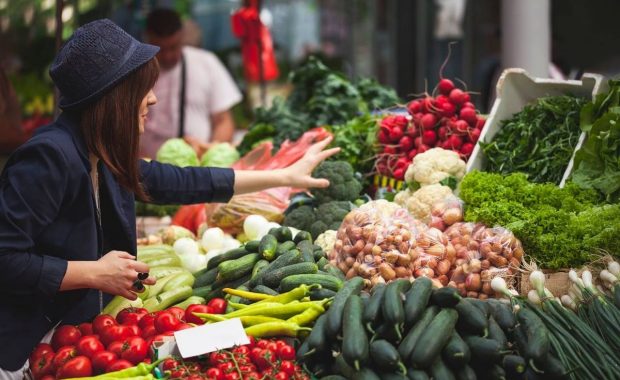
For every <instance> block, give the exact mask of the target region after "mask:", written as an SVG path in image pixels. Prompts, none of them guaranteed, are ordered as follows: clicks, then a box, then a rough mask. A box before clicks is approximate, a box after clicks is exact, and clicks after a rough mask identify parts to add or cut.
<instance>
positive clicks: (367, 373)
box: [355, 368, 381, 380]
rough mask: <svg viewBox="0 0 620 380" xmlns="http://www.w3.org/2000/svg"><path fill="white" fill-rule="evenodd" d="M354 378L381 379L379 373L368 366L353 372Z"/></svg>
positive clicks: (362, 379)
mask: <svg viewBox="0 0 620 380" xmlns="http://www.w3.org/2000/svg"><path fill="white" fill-rule="evenodd" d="M355 379H359V380H381V378H380V377H379V375H377V373H376V372H375V371H373V370H372V369H370V368H362V369H361V370H360V371H359V372H356V373H355Z"/></svg>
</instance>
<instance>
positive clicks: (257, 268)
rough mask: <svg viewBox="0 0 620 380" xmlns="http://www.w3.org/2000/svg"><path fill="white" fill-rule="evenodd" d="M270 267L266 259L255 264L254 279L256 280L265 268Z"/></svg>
mask: <svg viewBox="0 0 620 380" xmlns="http://www.w3.org/2000/svg"><path fill="white" fill-rule="evenodd" d="M268 266H269V261H267V260H265V259H261V260H258V261H257V262H256V264H254V268H252V277H251V278H254V277H256V276H258V274H259V273H260V272H262V271H263V270H264V269H265V268H267V267H268Z"/></svg>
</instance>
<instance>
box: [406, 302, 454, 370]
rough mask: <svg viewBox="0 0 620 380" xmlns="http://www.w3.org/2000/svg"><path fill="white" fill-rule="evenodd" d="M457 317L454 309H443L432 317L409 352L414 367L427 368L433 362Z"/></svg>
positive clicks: (450, 334)
mask: <svg viewBox="0 0 620 380" xmlns="http://www.w3.org/2000/svg"><path fill="white" fill-rule="evenodd" d="M457 319H458V313H457V312H456V310H454V309H443V310H441V311H440V312H439V314H437V316H436V317H435V318H433V321H432V322H431V323H430V324H429V325H428V328H427V329H426V330H425V331H424V332H423V333H422V336H420V339H419V340H418V344H417V345H416V346H415V348H414V349H413V352H412V353H411V363H412V364H413V366H414V367H416V368H428V367H430V366H431V365H432V364H433V362H434V361H435V359H436V358H437V357H438V356H439V354H440V352H441V349H442V348H443V347H444V346H445V345H446V343H448V341H449V340H450V337H451V336H452V333H453V332H454V326H456V321H457Z"/></svg>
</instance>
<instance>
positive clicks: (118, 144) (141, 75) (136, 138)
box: [80, 58, 159, 200]
mask: <svg viewBox="0 0 620 380" xmlns="http://www.w3.org/2000/svg"><path fill="white" fill-rule="evenodd" d="M158 76H159V64H158V63H157V60H156V59H155V58H153V59H151V60H150V61H148V62H147V63H145V64H144V65H142V66H140V67H139V68H138V69H137V70H136V71H134V72H133V73H131V74H129V75H128V76H127V77H126V78H125V79H123V80H122V81H121V82H120V83H119V84H117V85H116V86H114V87H113V88H112V89H111V90H109V91H108V92H107V93H106V94H105V95H104V96H103V97H102V98H101V99H99V100H97V101H96V102H94V103H93V104H90V105H88V106H86V107H85V108H84V109H83V111H82V115H81V121H80V127H81V129H82V133H83V135H84V140H85V141H86V145H87V146H88V150H89V151H90V152H91V153H93V154H94V155H95V156H97V158H99V159H100V160H101V161H103V163H104V164H105V165H106V166H107V168H108V169H109V170H110V171H111V172H112V174H114V176H115V177H116V180H117V181H118V182H119V183H120V185H121V186H123V187H124V188H125V189H126V190H128V191H132V192H133V193H134V194H135V195H136V198H138V199H140V200H148V199H149V197H148V195H147V194H146V191H145V189H144V187H143V186H142V183H141V182H140V173H139V168H138V159H139V158H140V157H139V154H140V147H139V145H140V130H139V124H138V123H139V121H138V120H139V117H140V115H139V112H140V104H141V103H142V100H143V99H144V97H145V96H146V94H148V92H149V91H150V90H151V89H152V88H153V86H154V85H155V81H156V80H157V77H158Z"/></svg>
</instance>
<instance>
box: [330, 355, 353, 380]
mask: <svg viewBox="0 0 620 380" xmlns="http://www.w3.org/2000/svg"><path fill="white" fill-rule="evenodd" d="M333 371H334V372H336V373H338V374H340V375H342V376H344V377H346V378H347V379H355V378H356V375H357V372H355V369H354V368H353V367H351V366H350V365H349V364H348V363H347V361H346V360H344V357H343V356H342V354H340V355H338V356H336V358H335V359H334V369H333Z"/></svg>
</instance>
